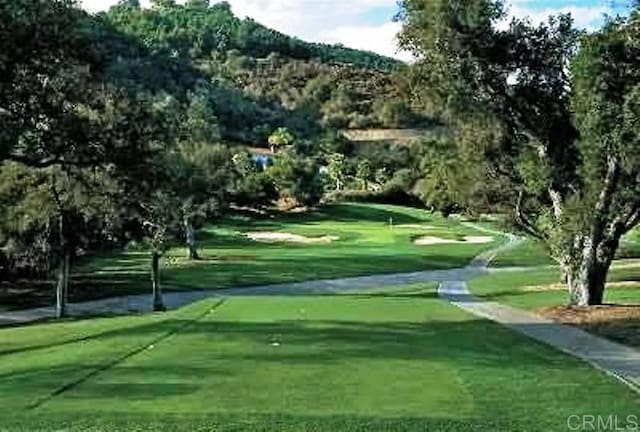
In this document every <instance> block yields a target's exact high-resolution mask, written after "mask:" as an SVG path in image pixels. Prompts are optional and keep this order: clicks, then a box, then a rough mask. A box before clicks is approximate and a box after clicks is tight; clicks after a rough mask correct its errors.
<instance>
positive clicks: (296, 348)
mask: <svg viewBox="0 0 640 432" xmlns="http://www.w3.org/2000/svg"><path fill="white" fill-rule="evenodd" d="M186 324H188V325H187V326H186V327H185V325H186ZM182 327H184V329H182V330H180V332H179V333H178V335H177V337H184V336H196V337H206V338H207V340H210V342H207V343H210V344H211V359H212V360H214V359H217V360H220V359H225V360H228V361H232V362H233V361H235V360H238V361H240V360H247V359H251V360H253V361H256V362H261V361H275V362H296V363H310V364H312V363H318V362H341V361H345V360H347V359H395V360H439V361H455V362H456V363H470V364H472V365H485V366H491V367H496V368H501V367H507V366H512V367H518V368H521V367H542V368H548V367H558V368H566V367H570V365H568V364H567V363H566V362H565V358H564V357H563V356H552V355H549V351H548V350H545V349H540V347H537V349H535V348H536V347H535V345H536V343H534V342H530V341H528V340H527V343H521V342H522V341H523V340H522V337H520V336H517V335H515V334H513V333H512V332H511V331H509V330H507V329H504V328H502V327H500V326H498V325H495V324H493V323H490V322H488V321H483V320H466V321H429V322H425V323H416V322H410V321H407V322H398V321H389V322H384V321H383V322H365V321H348V320H344V321H336V320H283V321H275V322H240V321H197V322H193V321H190V320H184V319H175V318H170V319H167V320H164V321H161V322H156V323H149V324H141V325H132V326H128V327H125V328H118V329H114V330H109V331H105V332H97V333H95V334H92V335H85V336H83V337H81V338H75V339H74V338H72V339H69V340H64V341H57V342H54V343H42V344H36V345H33V346H26V347H21V348H19V349H13V350H5V351H4V352H0V359H3V358H5V359H8V358H9V356H10V355H11V354H16V353H25V352H37V351H41V352H42V354H46V353H47V350H49V349H56V348H63V347H65V348H66V349H68V350H72V347H71V346H69V345H74V344H76V343H89V342H96V341H98V342H104V343H113V342H114V341H115V340H117V339H118V338H127V337H130V336H135V337H144V336H145V335H149V338H150V339H152V338H154V337H156V336H157V334H158V333H159V332H162V331H170V330H171V329H175V328H182ZM175 337H176V336H174V339H172V341H173V342H172V343H177V342H176V341H175ZM479 338H482V342H481V343H478V342H479ZM216 341H219V342H224V341H236V342H242V343H244V344H247V346H252V347H253V348H251V350H249V351H250V352H236V353H229V352H227V353H225V352H220V351H217V350H216ZM273 341H277V342H278V343H279V344H280V346H279V347H280V348H279V349H278V350H274V349H272V347H271V343H272V342H273ZM197 343H198V344H202V343H203V342H202V340H199V341H197ZM510 344H512V345H511V346H510ZM178 345H179V344H178ZM505 346H510V350H509V352H505V350H504V348H505ZM260 347H262V348H260ZM166 348H168V349H171V347H166V345H165V349H166ZM518 351H521V353H526V355H517V354H518ZM69 352H70V354H69V362H73V356H72V351H69ZM183 360H184V358H183V356H182V355H176V358H175V365H174V366H175V367H181V365H182V364H183Z"/></svg>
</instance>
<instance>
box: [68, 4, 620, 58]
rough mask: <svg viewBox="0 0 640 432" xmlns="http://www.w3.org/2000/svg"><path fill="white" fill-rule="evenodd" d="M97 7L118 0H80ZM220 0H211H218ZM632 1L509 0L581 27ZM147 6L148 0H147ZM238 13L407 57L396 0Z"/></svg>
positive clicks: (533, 14) (290, 30)
mask: <svg viewBox="0 0 640 432" xmlns="http://www.w3.org/2000/svg"><path fill="white" fill-rule="evenodd" d="M80 1H81V3H82V4H83V6H84V7H85V8H86V9H87V10H89V11H91V12H96V11H100V10H105V9H107V8H108V7H109V6H111V5H112V4H114V3H116V2H117V0H80ZM214 1H215V0H212V2H214ZM626 2H627V0H507V4H508V7H509V14H510V15H511V16H516V17H525V16H528V17H530V19H531V20H532V21H534V22H540V21H542V20H545V19H546V17H548V16H549V15H550V14H556V13H559V12H563V13H566V12H571V14H572V15H573V18H574V19H575V21H576V24H578V25H579V26H580V27H585V28H596V27H597V26H599V25H600V24H602V22H603V16H604V15H605V14H615V13H616V12H619V11H621V10H622V9H621V8H619V9H617V10H616V9H614V7H615V5H622V4H625V3H626ZM142 3H143V5H144V4H145V1H144V0H143V1H142ZM229 3H230V4H231V7H232V8H233V11H234V12H235V14H236V15H238V16H240V17H246V16H248V17H251V18H253V19H255V20H256V21H258V22H260V23H262V24H264V25H266V26H268V27H271V28H274V29H276V30H279V31H281V32H283V33H286V34H289V35H294V36H298V37H300V38H302V39H304V40H307V41H312V42H327V43H342V44H343V45H345V46H348V47H352V48H358V49H366V50H369V51H374V52H377V53H380V54H384V55H388V56H392V57H397V58H400V59H403V60H408V59H409V58H410V56H408V54H407V53H402V52H398V51H397V49H396V43H395V37H396V35H397V33H398V30H399V29H400V24H399V23H396V22H394V21H393V17H394V15H395V14H396V12H397V6H396V0H229Z"/></svg>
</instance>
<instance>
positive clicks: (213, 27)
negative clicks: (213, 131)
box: [93, 0, 420, 145]
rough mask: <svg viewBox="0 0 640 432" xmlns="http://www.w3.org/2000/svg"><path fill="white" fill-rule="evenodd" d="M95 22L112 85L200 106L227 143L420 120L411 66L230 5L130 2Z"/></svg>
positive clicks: (404, 124)
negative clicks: (313, 37)
mask: <svg viewBox="0 0 640 432" xmlns="http://www.w3.org/2000/svg"><path fill="white" fill-rule="evenodd" d="M95 22H96V23H97V31H94V32H93V34H94V36H96V35H97V38H98V41H97V42H98V44H100V45H102V50H103V54H105V55H106V57H107V58H108V61H109V63H110V64H109V67H108V70H109V74H110V75H111V76H112V78H115V79H117V80H120V81H121V82H124V83H126V84H127V85H130V86H137V87H140V88H144V89H145V90H151V91H152V92H153V93H154V94H157V93H158V92H159V91H166V92H168V93H169V94H170V95H171V97H172V98H173V99H174V101H175V103H176V104H182V105H185V106H188V105H190V104H193V103H196V104H199V105H200V108H201V109H204V110H206V111H208V112H209V114H210V119H211V121H213V122H217V124H218V126H219V131H220V134H221V136H222V138H223V139H225V140H228V141H234V142H244V143H252V144H258V145H264V144H265V143H266V138H267V137H268V136H269V134H270V133H272V132H273V131H274V130H275V129H277V128H279V127H286V128H288V129H290V130H291V131H292V132H293V133H294V135H295V136H296V137H298V138H300V139H307V140H311V139H313V138H314V137H317V136H319V135H321V134H323V133H325V132H326V131H327V130H332V129H348V128H363V127H409V126H412V125H414V124H415V123H416V122H419V121H420V119H418V118H417V117H416V116H415V115H413V113H412V112H411V111H410V110H409V108H408V107H407V106H406V105H405V103H404V102H403V99H404V98H403V97H402V94H401V93H402V91H403V90H402V89H403V88H406V85H403V82H402V81H403V78H402V71H403V69H404V65H403V63H402V62H399V61H397V60H394V59H391V58H388V57H383V56H380V55H377V54H374V53H371V52H364V51H358V50H354V49H349V48H345V47H343V46H339V45H338V46H334V45H326V44H316V43H308V42H305V41H302V40H300V39H297V38H294V37H290V36H287V35H284V34H282V33H280V32H277V31H275V30H272V29H269V28H267V27H265V26H263V25H261V24H259V23H257V22H256V21H254V20H252V19H239V18H238V17H236V16H234V15H233V13H232V11H231V7H230V6H229V4H228V3H226V2H223V3H217V4H211V5H210V4H209V3H208V2H207V1H206V0H189V1H187V2H186V3H185V4H176V3H175V2H174V1H172V0H155V1H153V2H152V7H151V8H141V7H140V4H139V2H138V1H137V0H123V1H121V2H120V3H119V4H118V5H117V6H114V7H112V8H111V9H110V10H109V11H108V12H106V13H103V14H100V15H99V16H98V17H96V20H95Z"/></svg>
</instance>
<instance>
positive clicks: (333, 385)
mask: <svg viewBox="0 0 640 432" xmlns="http://www.w3.org/2000/svg"><path fill="white" fill-rule="evenodd" d="M214 304H215V303H214V302H213V301H205V302H201V303H198V304H195V305H192V306H190V307H188V308H185V309H183V310H180V311H176V312H171V313H167V314H162V315H149V316H140V317H123V318H111V319H102V320H95V321H90V322H84V323H67V324H53V325H34V326H29V327H25V328H15V329H4V330H0V333H1V334H0V336H1V337H0V377H2V379H0V430H4V429H7V430H29V431H37V430H55V429H56V428H64V429H65V430H73V431H75V430H78V431H79V430H83V431H85V430H94V431H98V430H145V431H147V430H158V431H168V430H206V431H214V430H215V431H217V430H224V431H227V430H228V431H271V430H279V431H280V430H284V431H300V430H302V431H305V430H308V431H331V432H333V431H370V430H374V431H425V430H428V431H471V430H473V431H548V430H564V429H565V427H566V420H567V417H568V416H569V415H574V414H578V415H580V414H590V415H597V414H606V415H610V414H617V415H619V416H621V418H622V417H623V416H626V415H629V414H633V413H634V412H637V409H638V407H639V403H640V401H639V400H638V397H637V395H634V394H633V393H631V392H630V391H629V390H628V389H626V388H625V387H624V386H621V385H620V384H618V383H617V382H615V381H614V380H613V379H612V378H610V377H608V376H606V375H604V374H603V373H601V372H599V371H596V370H594V369H592V368H591V367H589V366H588V365H586V364H584V363H582V362H579V361H577V360H575V359H572V358H570V357H567V356H566V355H564V354H562V353H559V352H557V351H555V350H552V349H551V348H548V347H546V346H544V345H541V344H538V343H535V342H532V341H531V340H529V339H526V338H525V337H523V336H520V335H518V334H515V333H513V332H511V331H510V330H508V329H506V328H503V327H501V326H499V325H496V324H494V323H491V322H489V321H485V320H480V319H476V318H474V317H472V316H470V315H468V314H465V313H464V312H462V311H460V310H458V309H456V308H454V307H453V306H450V305H448V304H446V303H445V302H443V301H441V300H439V299H437V297H436V293H435V291H434V285H433V284H416V285H412V286H403V287H391V288H389V290H388V291H387V292H385V293H380V294H376V295H371V294H367V293H362V294H357V295H327V296H312V297H299V296H296V297H260V298H252V297H246V298H233V299H229V300H227V302H226V303H225V304H224V305H222V306H220V307H219V308H218V309H216V310H215V311H213V312H211V313H207V312H208V311H210V309H211V308H212V307H213V305H214ZM88 323H91V324H92V325H91V326H86V325H85V324H88ZM94 323H95V324H94ZM185 323H186V325H185ZM176 328H179V329H180V330H179V331H177V332H175V333H174V334H172V335H171V336H170V337H169V338H167V339H165V340H163V341H162V342H160V343H157V344H156V345H154V346H153V347H148V349H145V350H143V351H141V352H139V353H138V354H136V355H134V356H131V357H128V358H126V360H123V361H121V362H119V363H117V364H113V365H112V366H111V367H109V368H107V369H105V370H103V371H101V372H100V373H99V374H95V375H92V376H91V377H90V378H89V379H87V380H85V381H82V382H80V383H79V384H78V385H75V386H73V387H72V388H69V389H68V390H67V391H65V392H62V393H60V394H58V395H57V396H55V397H53V398H51V399H49V400H47V401H46V402H45V403H43V404H42V405H41V406H39V407H38V408H37V409H35V410H28V409H25V406H29V405H30V404H32V403H33V401H34V400H38V399H40V398H42V395H47V394H50V393H51V392H52V389H56V388H60V386H62V385H64V384H65V383H67V382H69V381H70V380H73V379H75V378H76V377H78V376H82V375H83V374H86V373H87V372H88V371H91V370H94V369H95V368H98V367H101V365H104V364H105V362H109V361H111V360H112V359H113V358H119V357H120V356H121V355H122V353H123V352H124V353H126V352H129V351H131V350H135V349H138V348H139V347H140V346H143V347H144V346H147V345H149V343H150V341H153V340H157V338H158V336H159V335H162V334H165V333H167V332H171V331H175V329H176ZM43 334H46V335H47V337H45V336H43Z"/></svg>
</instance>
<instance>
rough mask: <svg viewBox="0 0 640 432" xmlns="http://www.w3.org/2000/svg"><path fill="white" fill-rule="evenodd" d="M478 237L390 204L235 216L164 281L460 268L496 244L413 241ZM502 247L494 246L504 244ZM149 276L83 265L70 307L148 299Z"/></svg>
mask: <svg viewBox="0 0 640 432" xmlns="http://www.w3.org/2000/svg"><path fill="white" fill-rule="evenodd" d="M403 225H411V226H403ZM248 231H269V232H271V231H276V232H287V233H293V234H300V235H304V236H309V237H321V236H325V235H330V236H337V237H339V239H338V240H337V241H334V242H332V243H328V244H291V243H262V242H255V241H252V240H250V239H248V238H247V237H246V236H245V235H244V233H246V232H248ZM472 234H478V233H477V232H476V231H474V230H473V229H470V228H467V227H465V226H464V225H462V224H461V222H460V221H457V220H450V219H443V218H442V217H440V216H437V215H432V214H429V213H427V212H426V211H424V210H421V209H415V208H407V207H400V206H391V205H375V204H337V205H331V206H327V207H323V208H320V209H319V210H317V211H314V212H311V213H307V214H278V215H266V216H259V215H247V214H235V215H232V216H229V217H226V218H225V219H223V220H220V221H217V222H216V223H215V224H211V225H208V226H206V227H204V228H203V229H202V230H200V231H199V232H198V235H197V237H198V242H199V246H200V254H201V255H202V258H203V259H202V260H199V261H187V260H186V259H185V258H184V254H185V252H184V249H183V248H182V247H181V246H179V245H178V246H175V247H173V248H171V249H170V250H169V252H168V253H167V256H166V258H165V259H164V260H163V269H162V278H163V282H164V285H165V288H166V289H169V290H184V289H186V290H191V289H217V288H227V287H232V286H251V285H262V284H272V283H282V282H298V281H304V280H315V279H331V278H339V277H349V276H361V275H368V274H376V273H397V272H408V271H417V270H429V269H440V268H451V267H459V266H464V265H466V264H467V263H468V262H469V261H470V260H471V258H472V257H474V256H475V255H477V254H479V253H480V252H481V251H483V250H485V249H487V248H490V247H491V246H492V245H491V244H484V245H482V244H442V245H431V246H416V245H414V244H413V241H412V240H413V239H414V238H415V237H418V236H421V235H429V236H436V237H442V238H447V239H456V240H459V239H461V238H463V237H464V236H465V235H472ZM495 240H496V241H495V242H494V244H495V243H498V242H499V241H501V239H495ZM148 269H149V256H148V253H146V252H144V251H128V252H127V251H125V252H118V253H114V254H111V255H104V256H100V257H93V258H91V259H86V260H83V261H82V262H80V263H79V264H78V265H76V266H75V267H74V268H73V272H72V282H71V286H70V290H69V294H70V297H71V300H72V301H81V300H89V299H96V298H102V297H110V296H116V295H124V294H139V293H147V292H149V291H150V289H151V288H150V282H149V270H148ZM22 285H23V287H22V288H23V291H22V295H16V294H15V293H14V294H13V295H11V296H8V297H7V298H5V299H2V303H3V304H5V306H9V307H12V308H21V307H25V306H28V305H49V304H51V303H52V302H53V293H54V289H53V284H52V283H49V284H39V285H38V284H37V283H36V282H34V281H23V284H22ZM24 289H26V290H27V291H25V290H24ZM0 291H1V290H0ZM1 297H2V295H1V294H0V298H1Z"/></svg>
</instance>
